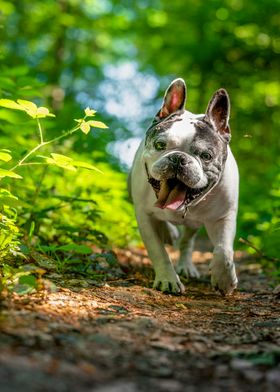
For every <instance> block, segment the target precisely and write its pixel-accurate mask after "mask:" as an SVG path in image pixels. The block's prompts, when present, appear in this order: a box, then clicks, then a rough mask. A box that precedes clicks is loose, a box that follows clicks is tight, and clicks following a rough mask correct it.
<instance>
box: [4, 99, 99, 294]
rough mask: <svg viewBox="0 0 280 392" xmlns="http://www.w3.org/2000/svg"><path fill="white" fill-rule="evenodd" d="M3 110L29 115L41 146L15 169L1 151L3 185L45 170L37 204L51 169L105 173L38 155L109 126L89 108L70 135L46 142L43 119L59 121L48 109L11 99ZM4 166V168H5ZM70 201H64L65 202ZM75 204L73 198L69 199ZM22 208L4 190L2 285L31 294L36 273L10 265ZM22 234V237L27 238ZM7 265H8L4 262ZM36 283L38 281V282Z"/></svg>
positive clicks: (81, 163) (83, 164)
mask: <svg viewBox="0 0 280 392" xmlns="http://www.w3.org/2000/svg"><path fill="white" fill-rule="evenodd" d="M0 106H1V107H4V108H8V109H12V110H19V111H23V112H25V113H26V114H27V115H28V116H30V117H31V118H32V119H34V120H35V121H36V123H37V127H38V135H39V142H38V143H37V144H36V145H35V146H34V147H33V148H31V149H30V150H29V151H27V152H25V154H24V155H23V156H22V157H21V158H20V159H19V160H18V162H17V163H15V164H14V165H13V166H12V167H11V168H7V167H5V165H8V164H10V162H11V161H12V155H11V151H10V150H7V149H2V150H1V151H0V161H2V167H1V168H0V181H3V180H8V182H6V185H7V186H9V187H12V184H11V181H12V180H14V179H17V180H24V177H23V176H22V175H21V174H19V173H18V171H19V170H20V169H21V168H23V167H25V168H26V167H31V166H32V167H35V168H37V167H38V166H43V167H44V171H43V174H44V175H43V176H41V178H40V181H39V183H38V184H37V186H36V188H35V190H34V192H33V195H32V194H31V199H30V201H31V202H33V203H34V202H35V201H36V199H37V197H38V196H39V193H40V191H41V188H42V182H43V180H44V177H45V175H46V170H47V169H48V168H49V167H57V168H59V169H65V170H69V171H72V172H73V171H74V172H76V170H77V168H84V169H87V170H95V171H97V172H99V173H101V171H100V170H99V169H98V168H96V167H95V166H93V165H91V164H89V163H88V162H84V161H81V160H75V159H73V158H71V157H69V156H66V155H63V154H58V153H55V152H49V155H48V156H43V155H35V153H36V152H37V151H38V150H41V149H43V148H46V147H48V146H49V145H51V144H55V143H57V142H58V141H60V140H61V139H64V138H66V137H67V136H70V135H72V134H74V133H75V132H77V131H79V130H80V131H82V132H83V133H84V134H88V133H89V131H90V129H91V128H92V127H95V128H107V126H106V125H105V124H104V123H103V122H100V121H95V120H93V119H92V117H94V116H95V113H96V112H95V111H94V110H92V109H90V108H86V109H85V115H84V117H83V118H80V119H77V120H75V121H76V123H77V124H76V125H75V126H74V127H73V128H72V129H70V130H69V131H67V132H64V133H62V134H61V135H59V136H56V137H54V138H52V139H49V140H46V139H45V137H44V132H43V128H42V124H41V119H43V118H46V117H55V116H54V115H53V114H52V113H50V112H49V110H48V109H47V108H45V107H38V106H37V105H36V104H34V103H33V102H30V101H27V100H17V101H13V100H10V99H0ZM3 164H4V167H3ZM65 199H66V197H65V198H64V200H65ZM69 199H70V200H71V201H73V200H72V198H71V197H70V198H69ZM19 205H20V200H19V197H17V196H14V195H13V194H12V193H11V192H10V191H9V190H7V189H4V188H1V189H0V252H1V253H0V259H1V261H2V267H1V275H2V279H1V283H2V286H4V287H7V288H14V289H15V291H17V292H20V293H25V292H29V290H31V289H34V288H36V287H37V286H36V284H35V283H36V278H35V277H34V275H32V273H34V271H33V270H32V269H27V270H26V268H25V267H24V266H21V267H20V269H15V268H14V267H12V266H11V265H8V264H6V263H5V262H7V261H8V258H9V257H10V258H15V257H16V256H18V255H19V254H21V253H20V247H19V246H20V241H19V232H20V230H19V228H18V226H17V224H16V220H17V219H16V218H17V207H18V206H19ZM30 211H31V212H30V214H29V216H28V218H27V220H26V222H29V225H28V232H25V233H23V234H25V237H26V238H27V243H28V244H29V245H30V244H31V242H32V237H33V233H34V229H35V225H36V223H35V221H34V219H33V218H34V215H33V214H32V208H30ZM23 234H22V235H23ZM4 261H5V262H4ZM34 279H35V280H34ZM18 285H20V289H19V290H16V287H18Z"/></svg>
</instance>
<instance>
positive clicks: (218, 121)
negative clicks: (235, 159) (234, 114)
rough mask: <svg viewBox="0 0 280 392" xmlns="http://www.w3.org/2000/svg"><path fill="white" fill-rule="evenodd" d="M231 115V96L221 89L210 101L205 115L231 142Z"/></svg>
mask: <svg viewBox="0 0 280 392" xmlns="http://www.w3.org/2000/svg"><path fill="white" fill-rule="evenodd" d="M229 115H230V100H229V95H228V93H227V91H226V90H225V89H223V88H221V89H219V90H218V91H216V92H215V93H214V94H213V97H212V98H211V99H210V101H209V103H208V106H207V110H206V114H205V120H206V121H208V122H209V123H210V124H211V125H212V126H213V127H214V129H215V130H216V131H217V132H219V133H220V134H221V136H223V137H224V138H225V139H226V140H227V141H229V140H230V127H229V123H228V122H229Z"/></svg>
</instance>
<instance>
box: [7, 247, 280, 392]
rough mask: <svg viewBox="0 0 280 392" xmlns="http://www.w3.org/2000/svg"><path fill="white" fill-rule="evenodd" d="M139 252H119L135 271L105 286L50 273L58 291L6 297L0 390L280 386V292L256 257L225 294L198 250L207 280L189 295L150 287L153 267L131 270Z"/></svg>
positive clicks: (243, 263) (132, 391)
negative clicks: (213, 282) (213, 285)
mask: <svg viewBox="0 0 280 392" xmlns="http://www.w3.org/2000/svg"><path fill="white" fill-rule="evenodd" d="M131 255H132V254H131V252H130V251H126V252H125V251H122V252H121V251H120V252H119V259H120V260H121V261H122V262H123V269H125V270H126V272H127V274H126V275H124V274H122V273H120V274H119V276H118V277H117V278H116V277H114V275H112V277H111V278H110V279H109V281H107V283H106V284H105V285H100V287H96V286H93V285H92V283H93V282H92V281H90V280H86V279H83V280H82V279H77V278H73V277H71V279H66V280H65V279H64V280H63V279H62V278H61V277H59V276H58V275H56V274H50V276H51V277H52V279H54V280H56V283H57V285H58V287H59V289H58V290H57V291H56V292H50V291H48V290H45V291H41V292H39V293H36V294H33V295H29V296H24V297H16V296H12V297H10V298H5V299H4V300H3V301H2V312H1V320H0V321H1V325H0V332H1V333H0V345H1V347H0V348H1V350H0V380H1V381H0V390H1V392H14V391H20V392H25V391H28V392H33V391H36V392H37V391H38V392H44V391H52V392H67V391H71V392H72V391H78V392H89V391H97V392H136V391H145V392H146V391H155V392H161V391H162V392H165V391H166V392H181V391H188V392H193V391H199V392H203V391H207V392H212V391H213V392H216V391H226V392H228V391H248V392H251V391H254V392H255V391H260V392H266V391H268V392H272V391H279V390H280V365H279V363H280V311H279V293H278V294H277V291H279V290H275V289H273V287H272V286H271V281H270V280H269V279H268V278H267V277H265V276H264V275H263V274H262V273H261V271H260V268H259V266H258V265H257V264H255V263H253V260H252V259H251V260H246V259H242V258H241V259H240V260H239V262H238V263H237V265H238V271H239V280H240V284H239V291H238V292H236V293H235V294H234V295H233V296H231V297H228V298H223V297H221V296H220V295H219V294H218V293H215V292H213V291H212V290H211V288H210V284H209V277H208V276H207V275H206V273H207V265H206V263H205V261H206V260H207V258H209V254H208V253H198V252H197V254H196V261H197V262H198V268H199V269H200V271H201V272H202V274H203V276H204V278H203V279H202V280H200V281H194V282H189V283H188V284H187V290H186V293H185V295H183V296H171V295H166V294H162V293H160V292H156V291H154V290H152V289H150V288H147V287H146V286H149V285H150V284H151V270H150V268H148V267H146V268H145V269H140V270H135V269H133V268H132V269H131V268H130V266H128V265H126V263H125V262H126V259H129V258H130V257H131ZM136 256H137V255H136ZM139 257H140V258H141V260H142V261H143V263H144V264H145V263H147V260H146V258H145V257H143V256H141V255H140V256H139ZM136 258H137V257H136ZM119 272H120V271H119ZM82 286H84V287H82Z"/></svg>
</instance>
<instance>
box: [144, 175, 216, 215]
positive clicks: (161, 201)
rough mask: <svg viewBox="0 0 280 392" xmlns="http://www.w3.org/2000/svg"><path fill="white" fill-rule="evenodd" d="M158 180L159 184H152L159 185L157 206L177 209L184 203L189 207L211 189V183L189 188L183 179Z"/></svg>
mask: <svg viewBox="0 0 280 392" xmlns="http://www.w3.org/2000/svg"><path fill="white" fill-rule="evenodd" d="M154 181H156V182H157V183H158V184H151V185H152V186H153V188H154V189H155V186H156V185H157V192H156V194H157V201H156V203H155V206H156V207H158V208H162V209H164V208H168V209H169V210H177V209H178V208H180V207H181V206H182V205H184V206H185V207H187V206H188V205H190V204H192V202H193V201H194V200H196V199H198V198H199V197H200V196H202V195H204V193H206V191H207V190H208V189H209V184H208V185H206V186H205V187H203V188H196V189H195V188H189V187H188V186H187V185H185V184H184V183H183V182H182V181H180V180H178V179H176V178H172V179H168V180H162V181H157V180H154Z"/></svg>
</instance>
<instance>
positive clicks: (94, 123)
mask: <svg viewBox="0 0 280 392" xmlns="http://www.w3.org/2000/svg"><path fill="white" fill-rule="evenodd" d="M88 123H89V125H90V126H91V127H95V128H103V129H106V128H108V127H107V125H106V124H104V123H103V122H101V121H94V120H90V121H88Z"/></svg>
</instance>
